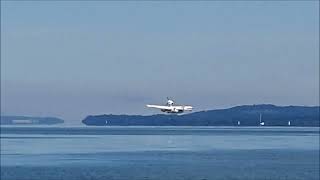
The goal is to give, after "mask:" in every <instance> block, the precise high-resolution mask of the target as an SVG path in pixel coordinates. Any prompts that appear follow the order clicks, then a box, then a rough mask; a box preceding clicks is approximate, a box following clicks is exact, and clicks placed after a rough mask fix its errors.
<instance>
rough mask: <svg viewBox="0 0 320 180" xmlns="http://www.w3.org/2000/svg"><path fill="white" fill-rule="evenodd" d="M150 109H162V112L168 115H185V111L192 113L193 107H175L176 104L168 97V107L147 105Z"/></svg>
mask: <svg viewBox="0 0 320 180" xmlns="http://www.w3.org/2000/svg"><path fill="white" fill-rule="evenodd" d="M147 107H149V108H156V109H160V110H161V111H162V112H166V113H183V112H185V111H192V108H193V107H192V106H189V105H186V106H184V105H175V102H174V101H173V100H171V99H169V98H168V97H167V103H166V105H152V104H147Z"/></svg>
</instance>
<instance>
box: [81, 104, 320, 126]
mask: <svg viewBox="0 0 320 180" xmlns="http://www.w3.org/2000/svg"><path fill="white" fill-rule="evenodd" d="M319 109H320V107H319V106H314V107H307V106H275V105H269V104H263V105H243V106H236V107H233V108H229V109H218V110H209V111H200V112H194V113H190V114H184V115H167V114H157V115H150V116H141V115H112V114H110V115H96V116H88V117H86V118H85V119H84V120H83V121H82V122H83V123H84V124H86V125H95V126H239V125H240V126H258V125H260V114H261V120H262V122H264V125H265V126H288V125H289V121H290V126H319Z"/></svg>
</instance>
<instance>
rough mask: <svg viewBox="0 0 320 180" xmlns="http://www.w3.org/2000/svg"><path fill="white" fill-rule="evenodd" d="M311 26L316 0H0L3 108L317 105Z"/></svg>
mask: <svg viewBox="0 0 320 180" xmlns="http://www.w3.org/2000/svg"><path fill="white" fill-rule="evenodd" d="M318 32H319V2H318V1H309V2H304V1H301V2H297V1H293V2H263V1H261V2H103V1H96V2H89V1H69V2H61V1H52V2H36V1H34V2H22V1H19V2H3V1H1V113H2V114H7V115H34V116H57V117H62V118H64V119H67V120H74V121H79V120H81V119H83V118H84V117H85V116H86V115H89V114H104V113H106V114H109V113H113V114H150V113H157V112H158V111H154V110H150V109H147V108H145V104H146V103H164V101H165V98H166V97H167V96H170V97H174V99H175V100H176V101H177V103H182V104H191V105H193V106H195V108H196V109H195V110H204V109H215V108H224V107H231V106H235V105H240V104H260V103H272V104H276V105H319V77H318V75H319V34H318Z"/></svg>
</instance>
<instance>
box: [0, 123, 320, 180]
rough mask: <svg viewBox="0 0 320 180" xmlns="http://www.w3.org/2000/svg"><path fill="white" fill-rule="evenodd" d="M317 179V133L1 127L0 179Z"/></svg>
mask: <svg viewBox="0 0 320 180" xmlns="http://www.w3.org/2000/svg"><path fill="white" fill-rule="evenodd" d="M58 179H59V180H82V179H84V180H87V179H92V180H93V179H99V180H148V179H150V180H171V179H181V180H185V179H190V180H205V179H206V180H209V179H235V180H237V179H239V180H240V179H241V180H259V179H261V180H262V179H263V180H266V179H270V180H271V179H272V180H275V179H288V180H295V179H306V180H318V179H319V128H306V127H303V128H302V127H50V126H41V127H39V126H34V127H8V126H6V127H1V180H58Z"/></svg>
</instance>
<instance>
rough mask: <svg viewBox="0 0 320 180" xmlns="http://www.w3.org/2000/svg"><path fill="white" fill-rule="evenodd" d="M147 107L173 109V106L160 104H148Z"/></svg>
mask: <svg viewBox="0 0 320 180" xmlns="http://www.w3.org/2000/svg"><path fill="white" fill-rule="evenodd" d="M147 107H150V108H156V109H166V110H171V109H172V108H171V107H169V106H159V105H149V104H148V105H147Z"/></svg>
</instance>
